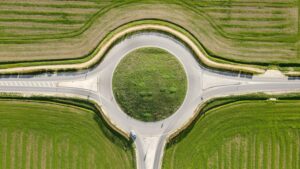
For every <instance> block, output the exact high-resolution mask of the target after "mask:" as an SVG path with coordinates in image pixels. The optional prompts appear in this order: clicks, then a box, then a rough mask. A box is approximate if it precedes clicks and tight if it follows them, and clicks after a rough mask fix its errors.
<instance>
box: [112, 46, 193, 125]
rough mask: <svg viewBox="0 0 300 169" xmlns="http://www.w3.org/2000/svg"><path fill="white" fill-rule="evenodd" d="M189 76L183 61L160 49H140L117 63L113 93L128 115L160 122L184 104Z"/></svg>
mask: <svg viewBox="0 0 300 169" xmlns="http://www.w3.org/2000/svg"><path fill="white" fill-rule="evenodd" d="M186 89H187V78H186V74H185V71H184V70H183V67H182V65H181V63H179V61H178V60H177V59H176V58H175V57H174V56H173V55H172V54H170V53H168V52H166V51H165V50H162V49H159V48H140V49H136V50H134V51H132V52H131V53H129V54H128V55H127V56H125V58H123V59H122V60H121V62H120V63H119V65H118V66H117V68H116V70H115V73H114V77H113V92H114V95H115V98H116V100H117V101H118V103H119V105H120V106H121V108H122V109H123V110H124V112H125V113H127V114H128V115H130V116H132V117H134V118H137V119H140V120H143V121H156V120H161V119H164V118H167V117H168V116H170V115H171V114H173V113H174V112H175V111H176V110H177V109H178V108H179V106H180V105H181V104H182V102H183V100H184V98H185V93H186Z"/></svg>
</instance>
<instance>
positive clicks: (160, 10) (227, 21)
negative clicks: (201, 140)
mask: <svg viewBox="0 0 300 169" xmlns="http://www.w3.org/2000/svg"><path fill="white" fill-rule="evenodd" d="M299 5H300V4H299V2H298V1H297V0H266V1H259V0H247V1H241V0H220V1H192V0H188V1H183V0H177V1H174V0H164V1H162V0H124V1H100V0H89V1H83V0H77V1H67V0H64V1H52V0H42V1H37V0H28V1H21V0H13V1H3V2H1V3H0V25H1V26H0V61H2V62H18V61H24V60H27V61H32V60H36V61H41V60H53V59H75V58H80V57H84V56H87V55H89V54H90V52H91V51H92V50H93V49H95V47H96V46H97V45H98V44H99V42H100V40H101V39H103V38H104V37H105V35H106V34H107V33H108V32H111V31H112V30H113V29H115V28H116V27H118V26H120V25H122V24H124V23H127V22H130V21H133V20H139V19H147V18H156V19H161V20H165V21H169V22H173V23H175V24H178V25H180V26H182V27H184V28H185V29H187V30H188V31H189V32H191V33H192V34H193V35H194V36H195V37H196V38H197V39H198V40H199V41H200V42H201V43H202V44H203V45H204V47H205V48H206V50H207V51H208V52H209V54H210V55H211V56H212V57H213V58H214V59H215V60H217V61H220V62H224V61H233V62H240V63H251V64H263V65H265V66H270V65H278V64H279V63H280V64H281V65H280V66H281V68H282V69H283V68H285V67H286V66H287V67H293V66H294V67H297V66H299V64H300V59H299V58H300V50H299V49H300V47H299V44H300V43H299V37H300V36H299V33H298V32H299V22H298V20H299ZM128 11H130V12H128ZM174 11H176V12H174ZM42 64H47V63H42ZM11 66H18V65H11ZM291 70H292V68H291Z"/></svg>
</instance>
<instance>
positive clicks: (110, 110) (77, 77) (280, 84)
mask: <svg viewBox="0 0 300 169" xmlns="http://www.w3.org/2000/svg"><path fill="white" fill-rule="evenodd" d="M144 47H154V48H160V49H163V50H165V51H167V52H168V53H170V54H171V55H173V56H174V57H175V58H176V59H177V60H178V61H179V62H180V63H181V64H182V66H183V69H184V70H185V73H186V80H187V83H186V84H187V86H186V89H187V90H186V94H185V97H184V100H183V101H182V104H181V106H180V107H179V108H178V109H177V110H176V111H175V112H174V113H173V114H171V115H169V116H168V117H166V118H162V119H161V120H159V121H152V122H144V121H141V120H137V119H135V118H133V117H131V116H129V115H127V114H126V113H125V112H124V111H123V110H122V109H121V108H120V106H119V104H118V101H117V99H116V98H115V97H114V92H113V88H114V87H113V77H114V72H115V69H116V67H117V65H118V64H119V63H120V62H121V60H122V59H123V58H125V57H126V56H127V55H128V54H130V53H131V52H133V51H135V50H136V49H139V48H144ZM299 89H300V83H299V81H297V80H295V81H291V80H289V79H288V78H285V77H283V78H269V77H259V76H250V77H249V76H246V75H244V74H241V73H232V72H221V71H216V70H211V69H208V68H205V67H203V66H202V65H200V64H199V62H198V60H197V59H196V58H195V57H194V55H193V52H191V50H190V48H188V47H187V46H185V45H183V44H182V43H181V42H180V41H178V40H177V39H175V38H174V37H171V36H168V35H165V34H162V33H157V32H148V33H137V34H134V35H131V36H128V37H126V38H125V39H124V40H122V41H120V42H119V43H117V44H115V45H114V46H111V48H110V50H109V51H108V52H107V53H106V55H105V57H104V58H103V60H102V61H101V63H99V65H97V66H96V67H94V68H92V69H90V70H88V71H83V72H69V73H63V72H62V73H57V74H43V75H38V76H27V75H19V76H16V77H11V76H7V77H5V76H4V77H3V78H1V79H0V91H1V92H10V93H11V92H14V93H21V94H27V95H29V96H30V95H54V96H60V97H74V96H75V97H81V98H85V99H87V100H91V101H93V102H95V103H96V104H97V105H98V106H99V107H100V108H101V111H102V115H103V116H104V118H105V119H106V121H107V122H108V123H109V124H110V126H112V128H114V129H115V130H117V131H119V132H120V133H122V134H123V135H125V136H128V135H129V133H130V131H132V130H133V131H135V133H136V135H137V138H136V140H135V141H134V144H135V146H136V158H137V159H136V162H137V168H139V169H159V168H160V167H161V157H162V156H163V151H164V146H165V144H166V142H167V141H168V139H169V137H170V136H173V135H176V134H177V133H178V132H180V131H181V130H182V129H184V128H185V127H187V126H188V125H189V124H190V123H191V122H192V121H193V120H194V118H195V117H196V116H197V114H198V108H199V106H200V105H202V104H203V103H204V102H205V101H208V100H209V99H212V98H216V97H220V96H228V95H233V94H244V93H251V92H278V91H281V92H287V91H296V90H299Z"/></svg>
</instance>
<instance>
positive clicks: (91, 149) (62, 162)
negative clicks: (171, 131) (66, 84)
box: [0, 99, 135, 169]
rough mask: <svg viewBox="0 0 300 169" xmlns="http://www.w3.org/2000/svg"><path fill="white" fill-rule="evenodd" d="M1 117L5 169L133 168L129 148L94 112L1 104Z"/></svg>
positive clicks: (0, 147) (67, 107) (63, 106)
mask: <svg viewBox="0 0 300 169" xmlns="http://www.w3.org/2000/svg"><path fill="white" fill-rule="evenodd" d="M82 106H84V105H82ZM85 106H88V105H85ZM0 117H1V118H0V168H2V169H53V168H57V169H60V168H64V169H79V168H80V169H99V168H103V169H107V168H115V169H129V168H130V169H133V168H134V166H135V164H134V160H133V153H132V151H133V150H132V149H131V146H130V145H129V144H128V143H127V142H126V141H125V139H123V138H121V137H117V136H115V135H114V134H113V133H112V132H111V131H110V130H108V129H107V128H106V127H105V125H104V122H103V121H102V120H101V118H100V117H99V116H98V115H97V114H96V113H95V112H94V111H92V110H89V109H85V108H81V107H77V106H71V105H66V104H59V103H53V102H38V101H34V102H28V101H24V100H23V101H21V100H3V99H1V100H0Z"/></svg>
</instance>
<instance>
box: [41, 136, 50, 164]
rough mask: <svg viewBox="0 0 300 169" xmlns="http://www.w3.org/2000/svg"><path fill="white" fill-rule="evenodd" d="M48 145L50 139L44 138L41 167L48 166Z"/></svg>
mask: <svg viewBox="0 0 300 169" xmlns="http://www.w3.org/2000/svg"><path fill="white" fill-rule="evenodd" d="M47 146H48V141H46V140H44V141H43V144H42V154H40V156H41V169H46V166H47V157H48V156H47Z"/></svg>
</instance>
